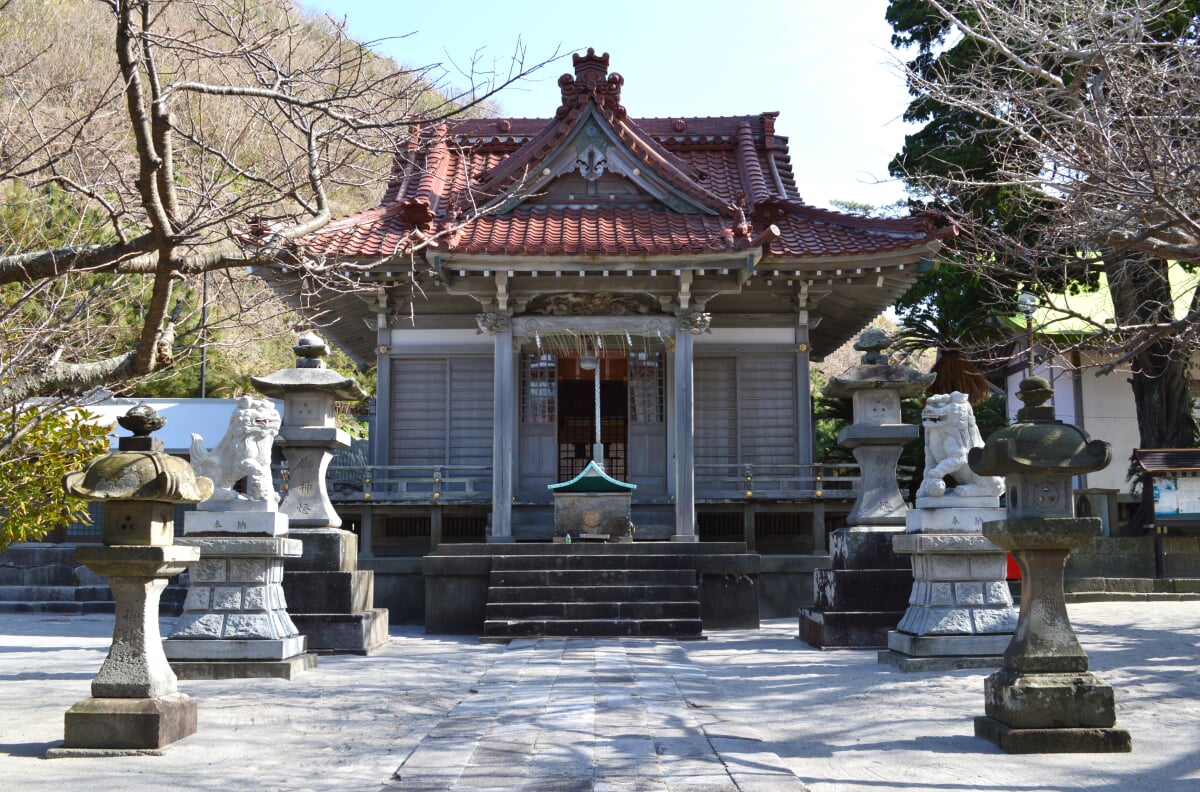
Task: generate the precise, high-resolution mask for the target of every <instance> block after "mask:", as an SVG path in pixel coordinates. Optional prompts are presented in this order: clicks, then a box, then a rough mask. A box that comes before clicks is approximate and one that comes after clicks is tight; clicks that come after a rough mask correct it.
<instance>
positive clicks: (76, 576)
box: [0, 542, 187, 616]
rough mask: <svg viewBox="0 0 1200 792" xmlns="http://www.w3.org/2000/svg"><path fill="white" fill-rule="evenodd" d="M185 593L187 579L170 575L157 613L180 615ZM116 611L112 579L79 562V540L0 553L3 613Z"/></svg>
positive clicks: (0, 607)
mask: <svg viewBox="0 0 1200 792" xmlns="http://www.w3.org/2000/svg"><path fill="white" fill-rule="evenodd" d="M185 574H186V573H185ZM180 578H184V576H183V575H181V576H180ZM186 595H187V584H186V579H184V580H182V581H181V580H180V579H179V578H175V579H172V581H171V583H170V584H169V585H168V587H167V589H166V590H165V591H164V592H163V593H162V598H161V600H160V606H159V612H160V613H162V614H163V615H164V616H171V615H178V613H179V611H180V609H181V608H182V606H183V600H184V597H185V596H186ZM112 612H113V596H112V590H111V589H109V587H108V578H106V577H102V576H100V575H97V574H96V573H94V572H92V571H91V570H90V569H88V568H87V567H85V566H83V565H81V564H77V563H76V562H75V545H60V544H40V543H37V542H27V543H21V544H15V545H12V546H11V547H9V548H8V550H7V551H5V552H4V553H3V554H0V613H65V614H83V613H112Z"/></svg>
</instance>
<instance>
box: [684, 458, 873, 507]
mask: <svg viewBox="0 0 1200 792" xmlns="http://www.w3.org/2000/svg"><path fill="white" fill-rule="evenodd" d="M858 481H859V469H858V465H852V464H851V465H824V464H816V465H755V464H746V463H743V464H698V465H696V499H697V500H710V499H712V500H730V499H741V498H755V497H761V498H853V497H854V494H855V493H856V492H857V491H858Z"/></svg>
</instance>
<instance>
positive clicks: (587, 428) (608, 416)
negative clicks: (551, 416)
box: [558, 351, 629, 481]
mask: <svg viewBox="0 0 1200 792" xmlns="http://www.w3.org/2000/svg"><path fill="white" fill-rule="evenodd" d="M558 365H559V380H558V399H559V414H558V480H559V481H569V480H571V479H572V478H574V477H575V476H577V475H579V474H580V473H582V472H583V469H584V468H585V467H587V463H588V462H590V461H591V460H592V457H593V444H594V443H595V440H596V420H597V415H598V416H599V421H600V442H601V444H602V445H603V446H604V459H603V461H604V471H605V473H607V474H608V475H609V476H612V477H613V478H615V479H619V480H622V481H623V480H625V478H626V477H627V476H628V475H629V469H628V464H627V458H626V454H627V449H628V447H629V438H628V427H629V380H628V371H629V366H628V358H627V357H626V355H625V353H624V352H621V351H614V352H606V353H602V354H601V355H599V356H595V355H590V356H582V357H580V356H575V357H560V358H559V361H558ZM597 370H598V371H599V376H600V409H599V411H597V409H596V382H595V378H596V372H597Z"/></svg>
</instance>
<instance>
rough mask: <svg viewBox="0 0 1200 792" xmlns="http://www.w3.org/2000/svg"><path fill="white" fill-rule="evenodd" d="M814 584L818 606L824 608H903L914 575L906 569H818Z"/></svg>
mask: <svg viewBox="0 0 1200 792" xmlns="http://www.w3.org/2000/svg"><path fill="white" fill-rule="evenodd" d="M813 584H814V586H815V591H814V605H815V607H816V608H818V609H820V610H830V611H879V610H888V611H891V610H900V611H903V610H904V608H905V606H907V605H908V599H909V594H910V593H911V592H912V586H913V578H912V572H909V571H908V570H905V569H817V570H815V571H814V572H813ZM891 626H892V627H895V625H894V624H893V625H891Z"/></svg>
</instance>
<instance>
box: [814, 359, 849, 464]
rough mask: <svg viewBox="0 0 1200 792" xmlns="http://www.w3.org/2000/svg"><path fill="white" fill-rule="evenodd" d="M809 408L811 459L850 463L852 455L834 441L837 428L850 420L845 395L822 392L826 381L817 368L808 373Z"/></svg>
mask: <svg viewBox="0 0 1200 792" xmlns="http://www.w3.org/2000/svg"><path fill="white" fill-rule="evenodd" d="M811 383H812V386H811V387H812V409H813V434H814V442H813V461H814V462H822V463H827V464H838V463H851V464H853V463H854V455H853V454H851V453H850V450H849V449H848V448H846V447H845V446H843V445H841V444H839V443H838V441H837V436H838V432H840V431H842V429H844V428H845V427H847V426H849V425H850V424H851V423H853V422H854V411H853V409H852V408H851V406H850V400H849V399H834V398H830V397H829V396H826V395H825V394H824V390H825V386H826V385H827V384H828V383H829V380H828V378H827V377H825V376H824V375H823V374H821V372H819V371H813V372H812V374H811Z"/></svg>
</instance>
